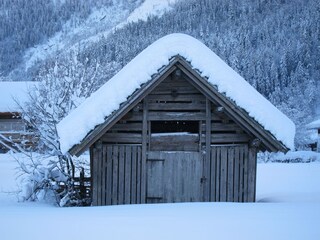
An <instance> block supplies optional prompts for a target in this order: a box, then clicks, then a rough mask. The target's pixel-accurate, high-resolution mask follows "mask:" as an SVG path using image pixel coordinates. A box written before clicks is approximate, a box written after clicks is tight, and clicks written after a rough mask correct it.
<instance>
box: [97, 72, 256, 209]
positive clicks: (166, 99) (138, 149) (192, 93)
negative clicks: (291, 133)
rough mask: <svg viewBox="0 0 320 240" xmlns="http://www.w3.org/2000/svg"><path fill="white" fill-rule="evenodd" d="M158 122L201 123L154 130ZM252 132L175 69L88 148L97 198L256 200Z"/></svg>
mask: <svg viewBox="0 0 320 240" xmlns="http://www.w3.org/2000/svg"><path fill="white" fill-rule="evenodd" d="M154 121H158V123H159V122H160V123H162V122H161V121H173V122H174V121H180V122H181V121H188V122H190V121H192V124H193V127H194V126H196V127H197V130H196V131H194V129H193V132H190V133H186V134H179V133H177V134H175V133H174V134H172V133H171V132H170V131H168V132H161V133H159V132H158V133H154V132H153V130H152V124H153V123H154ZM253 138H254V137H253V136H251V135H250V134H248V133H246V132H245V131H244V130H243V129H242V128H241V127H240V126H239V125H238V124H237V123H236V122H235V121H234V120H233V119H232V118H231V117H229V116H228V114H227V113H226V112H225V110H224V109H223V108H221V107H219V106H217V105H216V104H214V103H212V102H211V101H209V100H208V98H206V97H205V95H203V94H202V93H201V92H200V91H199V90H198V89H197V88H196V87H194V86H193V85H192V84H191V83H190V82H189V80H188V79H186V76H183V74H182V75H180V74H175V73H173V74H171V75H170V76H169V77H167V78H166V79H165V80H164V81H163V82H161V83H160V84H159V85H158V86H157V87H155V88H154V89H153V90H152V91H151V93H149V94H148V95H147V96H146V97H145V98H144V99H143V100H142V101H141V102H139V103H138V104H137V105H136V106H135V107H134V108H133V109H131V110H130V111H129V112H128V113H127V114H126V115H125V116H124V117H123V118H122V119H121V120H119V121H118V122H117V123H116V124H114V125H113V126H112V127H111V128H110V129H109V130H108V131H107V132H106V133H105V134H104V135H103V136H102V137H101V138H100V140H99V141H98V142H96V143H95V144H94V145H93V146H92V147H91V155H92V156H91V159H93V161H92V186H93V194H92V201H93V202H92V204H93V205H115V204H136V203H157V202H186V201H187V202H192V201H229V202H248V201H254V200H255V181H256V150H255V149H254V148H250V147H249V146H250V144H249V143H250V141H251V140H252V139H253Z"/></svg>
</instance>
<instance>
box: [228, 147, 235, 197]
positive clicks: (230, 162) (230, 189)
mask: <svg viewBox="0 0 320 240" xmlns="http://www.w3.org/2000/svg"><path fill="white" fill-rule="evenodd" d="M227 151H228V171H227V172H228V180H227V201H228V202H233V198H234V196H233V187H234V186H233V177H234V147H228V150H227Z"/></svg>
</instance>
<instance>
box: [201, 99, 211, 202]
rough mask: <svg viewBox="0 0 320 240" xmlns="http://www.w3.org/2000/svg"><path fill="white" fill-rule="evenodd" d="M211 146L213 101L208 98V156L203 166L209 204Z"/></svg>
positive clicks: (205, 198)
mask: <svg viewBox="0 0 320 240" xmlns="http://www.w3.org/2000/svg"><path fill="white" fill-rule="evenodd" d="M210 145H211V101H209V100H208V98H206V155H205V159H204V165H203V167H204V168H203V174H204V177H205V179H206V180H205V181H204V183H203V185H204V186H203V187H204V189H203V190H204V191H203V195H204V201H205V202H207V201H209V199H210V169H211V168H210V148H211V147H210Z"/></svg>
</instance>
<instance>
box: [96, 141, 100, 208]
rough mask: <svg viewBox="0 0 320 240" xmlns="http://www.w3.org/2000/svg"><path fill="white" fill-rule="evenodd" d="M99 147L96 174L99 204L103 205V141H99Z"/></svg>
mask: <svg viewBox="0 0 320 240" xmlns="http://www.w3.org/2000/svg"><path fill="white" fill-rule="evenodd" d="M95 145H96V149H97V168H96V175H97V182H96V184H97V205H98V206H101V199H102V197H101V194H102V191H101V190H102V189H101V186H102V144H101V142H97V143H96V144H95Z"/></svg>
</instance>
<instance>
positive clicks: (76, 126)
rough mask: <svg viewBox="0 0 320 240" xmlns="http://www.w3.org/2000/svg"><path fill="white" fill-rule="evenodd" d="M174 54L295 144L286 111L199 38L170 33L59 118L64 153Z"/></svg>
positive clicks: (284, 140) (279, 137)
mask: <svg viewBox="0 0 320 240" xmlns="http://www.w3.org/2000/svg"><path fill="white" fill-rule="evenodd" d="M176 55H180V56H182V57H183V58H185V59H186V60H187V61H188V62H189V63H190V64H191V66H192V68H194V69H197V70H199V71H200V72H201V75H202V76H203V77H206V78H207V79H208V81H209V82H210V83H211V84H213V85H215V86H216V87H217V89H218V91H219V92H221V93H224V94H225V95H226V96H227V97H228V98H230V99H231V100H233V101H234V102H235V103H236V104H237V105H238V106H239V107H241V108H243V109H244V110H245V111H247V112H248V114H249V115H250V116H251V117H252V118H254V119H255V120H256V121H257V122H258V123H260V124H261V125H262V126H263V127H264V128H265V129H266V130H268V131H269V132H270V133H271V134H272V135H273V136H274V137H275V138H276V139H277V140H279V141H281V142H282V143H283V144H284V145H286V146H287V147H288V148H291V149H293V148H294V135H295V125H294V123H293V122H292V121H291V120H290V119H289V118H288V117H287V116H285V115H284V114H283V113H282V112H280V111H279V110H278V109H277V108H276V107H275V106H274V105H272V104H271V103H270V102H269V101H268V100H267V99H265V98H264V97H263V96H262V95H261V94H260V93H258V92H257V91H256V90H255V89H254V88H253V87H252V86H251V85H250V84H249V83H248V82H247V81H245V79H243V78H242V77H241V76H240V75H239V74H238V73H236V72H235V71H234V70H233V69H232V68H230V67H229V66H228V65H227V64H226V63H225V62H224V61H223V60H221V59H220V58H219V57H218V56H217V55H216V54H215V53H213V52H212V51H211V50H210V49H209V48H208V47H206V46H205V45H204V44H203V43H201V42H200V41H199V40H197V39H195V38H193V37H191V36H188V35H185V34H180V33H175V34H170V35H167V36H165V37H163V38H161V39H159V40H157V41H156V42H154V43H153V44H151V45H150V46H149V47H147V48H146V49H145V50H143V51H142V52H141V53H140V54H139V55H138V56H136V57H135V58H134V59H133V60H132V61H131V62H129V63H128V64H127V65H126V66H125V67H124V68H123V69H122V70H121V71H119V72H118V73H117V74H116V75H115V76H114V77H112V78H111V79H110V80H109V81H108V82H106V83H105V84H104V85H103V86H102V87H101V88H100V89H98V90H97V91H96V92H95V93H93V94H92V95H91V96H90V97H89V98H87V99H86V100H85V101H84V102H83V103H82V104H81V105H80V106H79V107H77V108H76V109H74V110H73V111H72V112H71V113H70V114H69V115H68V116H67V117H65V118H64V119H63V120H62V121H61V122H60V123H59V124H58V126H57V130H58V134H59V137H60V146H61V150H62V151H63V152H64V153H65V152H67V151H68V150H69V149H70V148H72V147H73V146H74V145H76V144H79V143H80V142H81V141H82V140H83V139H84V138H85V136H86V135H87V134H88V133H89V132H90V131H91V130H93V129H94V128H95V126H97V125H99V124H102V123H103V122H104V121H105V119H106V117H108V116H109V115H110V114H111V113H112V112H113V111H115V110H118V109H119V107H120V104H121V103H123V102H125V101H126V100H127V97H128V96H130V95H131V94H132V93H133V92H134V91H135V90H136V89H139V88H140V87H141V85H142V84H143V83H146V82H147V81H148V80H151V79H152V77H151V76H152V75H153V74H155V73H157V72H158V70H159V69H160V68H162V67H163V66H166V65H168V64H169V60H170V59H171V58H172V57H174V56H176Z"/></svg>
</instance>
